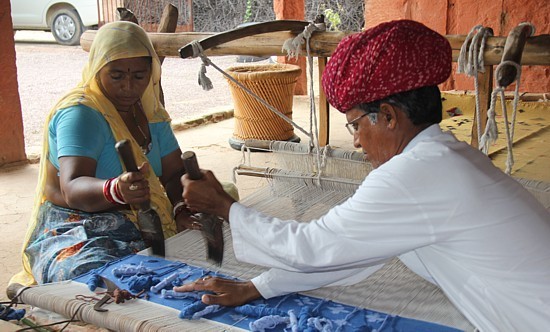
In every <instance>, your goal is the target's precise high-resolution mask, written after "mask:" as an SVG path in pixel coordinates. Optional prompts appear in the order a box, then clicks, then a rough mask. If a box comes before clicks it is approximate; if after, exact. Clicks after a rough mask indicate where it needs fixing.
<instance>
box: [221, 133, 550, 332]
mask: <svg viewBox="0 0 550 332" xmlns="http://www.w3.org/2000/svg"><path fill="white" fill-rule="evenodd" d="M229 221H230V224H231V231H232V234H233V245H234V250H235V254H236V257H237V259H239V260H241V261H245V262H249V263H253V264H259V265H263V266H269V267H272V268H273V269H271V270H269V271H267V272H265V273H263V274H262V275H260V276H258V277H256V278H254V279H253V280H252V282H253V283H254V285H255V286H256V288H257V289H258V291H259V292H260V293H261V294H262V296H264V297H266V298H270V297H273V296H278V295H282V294H285V293H289V292H295V291H304V290H310V289H315V288H319V287H323V286H327V285H336V284H350V283H355V282H359V281H361V280H362V279H364V278H365V277H367V276H368V275H370V274H372V273H373V272H374V271H376V269H378V268H379V267H380V266H381V264H382V263H384V262H385V261H387V260H389V259H391V258H392V257H395V256H399V257H400V259H401V260H402V261H403V262H404V263H405V264H406V265H407V266H409V268H411V269H412V270H413V271H415V272H417V273H419V274H420V275H422V276H423V277H425V278H427V279H429V280H431V281H432V282H435V283H436V284H437V285H438V286H439V287H441V289H442V290H443V292H444V293H445V294H446V295H447V296H448V297H449V299H450V300H451V301H452V302H453V303H454V304H455V306H456V307H457V308H458V309H459V310H460V311H461V312H462V313H463V314H464V316H465V317H466V318H467V319H468V320H469V321H470V322H471V323H472V324H474V325H475V326H476V327H477V328H479V329H480V330H481V331H543V330H544V331H547V330H548V329H550V214H549V213H548V211H547V210H545V209H544V207H543V206H542V205H541V204H539V203H538V201H536V199H535V198H534V197H533V196H532V195H531V194H530V193H529V192H527V191H526V190H525V189H524V188H523V187H522V186H521V184H519V183H518V182H516V181H515V180H514V179H512V178H511V177H509V176H507V175H506V174H504V173H503V172H501V171H500V170H499V169H498V168H496V167H494V166H493V164H492V163H491V162H490V160H489V159H488V158H487V157H486V156H485V155H483V154H482V153H481V152H479V151H477V150H475V149H474V148H472V147H471V146H469V145H468V144H466V143H464V142H459V141H457V140H456V138H455V137H454V136H453V135H452V134H450V133H443V132H442V131H441V129H440V128H439V126H438V125H433V126H431V127H429V128H427V129H426V130H424V131H422V132H421V133H420V134H418V135H417V136H416V137H415V138H414V139H413V140H412V141H411V142H410V143H409V144H408V145H407V147H406V148H405V150H404V151H403V152H402V153H401V154H399V155H397V156H395V157H393V158H392V159H391V160H389V161H388V162H386V163H385V164H383V165H382V166H380V167H379V168H377V169H376V170H374V171H372V172H371V173H370V174H369V175H368V176H367V177H366V178H365V180H364V181H363V183H362V184H361V186H360V187H359V188H358V190H357V192H356V193H355V194H354V195H353V196H352V197H351V198H350V199H348V200H347V201H346V202H344V203H343V204H341V205H339V206H336V207H334V208H333V209H331V210H330V211H329V212H328V213H327V214H326V215H325V216H323V217H322V218H320V219H318V220H313V221H311V222H309V223H298V222H296V221H283V220H279V219H277V218H272V217H268V216H265V215H262V214H261V213H259V212H257V211H255V210H253V209H250V208H247V207H245V206H243V205H241V204H239V203H234V204H233V205H232V206H231V210H230V215H229ZM320 248H322V250H320ZM304 273H306V274H307V277H306V276H304V275H303V274H304Z"/></svg>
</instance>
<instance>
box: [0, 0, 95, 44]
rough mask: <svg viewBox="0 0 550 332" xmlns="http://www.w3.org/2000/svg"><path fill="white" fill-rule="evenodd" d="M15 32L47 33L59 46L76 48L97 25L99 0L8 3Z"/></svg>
mask: <svg viewBox="0 0 550 332" xmlns="http://www.w3.org/2000/svg"><path fill="white" fill-rule="evenodd" d="M10 1H11V17H12V21H13V29H14V30H44V31H47V30H50V31H51V32H52V34H53V36H54V38H55V40H56V41H57V42H58V43H59V44H63V45H78V44H79V43H80V36H81V35H82V33H83V32H84V31H85V30H87V29H93V28H97V26H98V24H99V11H98V0H10Z"/></svg>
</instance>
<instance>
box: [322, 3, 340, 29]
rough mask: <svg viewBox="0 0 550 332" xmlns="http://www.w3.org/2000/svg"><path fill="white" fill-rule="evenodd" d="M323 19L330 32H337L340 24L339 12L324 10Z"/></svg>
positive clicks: (329, 9)
mask: <svg viewBox="0 0 550 332" xmlns="http://www.w3.org/2000/svg"><path fill="white" fill-rule="evenodd" d="M324 14H325V18H326V20H327V21H328V26H329V30H332V31H338V27H339V26H340V24H341V23H342V20H341V19H340V13H339V11H338V12H337V11H334V10H332V9H331V8H327V9H325V12H324Z"/></svg>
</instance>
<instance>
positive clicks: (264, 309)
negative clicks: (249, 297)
mask: <svg viewBox="0 0 550 332" xmlns="http://www.w3.org/2000/svg"><path fill="white" fill-rule="evenodd" d="M235 311H236V312H238V313H239V314H241V315H245V316H248V317H255V318H259V317H263V316H273V315H277V316H286V314H285V313H284V312H283V311H281V310H279V309H277V308H270V307H268V306H267V305H265V304H259V305H251V304H245V305H241V306H238V307H235Z"/></svg>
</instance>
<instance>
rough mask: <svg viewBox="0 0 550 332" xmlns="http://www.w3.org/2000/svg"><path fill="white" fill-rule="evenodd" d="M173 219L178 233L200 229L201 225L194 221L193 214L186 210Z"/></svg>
mask: <svg viewBox="0 0 550 332" xmlns="http://www.w3.org/2000/svg"><path fill="white" fill-rule="evenodd" d="M175 219H176V227H177V231H178V233H179V232H183V231H184V230H186V229H194V230H200V229H201V224H200V223H199V222H197V219H195V217H194V216H193V214H192V213H191V212H190V211H189V210H187V209H185V210H183V211H181V212H178V214H176V216H175Z"/></svg>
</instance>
